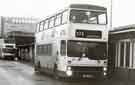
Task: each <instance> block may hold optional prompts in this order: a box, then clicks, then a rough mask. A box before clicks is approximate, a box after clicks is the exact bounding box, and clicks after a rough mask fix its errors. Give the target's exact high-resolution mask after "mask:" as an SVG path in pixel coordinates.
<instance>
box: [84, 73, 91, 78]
mask: <svg viewBox="0 0 135 85" xmlns="http://www.w3.org/2000/svg"><path fill="white" fill-rule="evenodd" d="M82 77H83V78H92V77H93V75H90V74H83V75H82Z"/></svg>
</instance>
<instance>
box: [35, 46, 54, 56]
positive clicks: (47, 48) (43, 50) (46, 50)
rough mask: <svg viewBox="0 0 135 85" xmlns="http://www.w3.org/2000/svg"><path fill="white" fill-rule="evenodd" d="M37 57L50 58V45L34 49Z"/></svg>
mask: <svg viewBox="0 0 135 85" xmlns="http://www.w3.org/2000/svg"><path fill="white" fill-rule="evenodd" d="M36 52H37V55H39V56H44V55H47V56H51V55H52V44H45V45H38V46H37V49H36Z"/></svg>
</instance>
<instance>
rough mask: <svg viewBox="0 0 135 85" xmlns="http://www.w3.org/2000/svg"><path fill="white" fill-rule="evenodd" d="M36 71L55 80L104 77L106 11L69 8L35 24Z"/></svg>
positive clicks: (99, 8)
mask: <svg viewBox="0 0 135 85" xmlns="http://www.w3.org/2000/svg"><path fill="white" fill-rule="evenodd" d="M35 38H36V42H35V71H43V72H49V73H52V74H53V75H55V76H58V77H83V78H95V77H100V76H101V77H103V78H104V77H106V76H107V71H108V69H107V63H108V29H107V8H105V7H101V6H95V5H88V4H71V5H70V6H69V7H67V8H65V9H64V10H61V11H59V12H57V13H56V14H53V15H52V16H48V17H46V18H45V19H44V20H42V21H40V22H39V23H38V24H37V29H36V33H35Z"/></svg>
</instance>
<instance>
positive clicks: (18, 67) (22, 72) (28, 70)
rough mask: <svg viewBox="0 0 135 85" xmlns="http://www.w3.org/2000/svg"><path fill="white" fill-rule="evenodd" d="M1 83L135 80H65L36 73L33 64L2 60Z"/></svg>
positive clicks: (128, 84) (74, 84)
mask: <svg viewBox="0 0 135 85" xmlns="http://www.w3.org/2000/svg"><path fill="white" fill-rule="evenodd" d="M0 85H135V81H120V80H116V79H112V78H111V79H107V80H94V79H86V80H84V79H82V80H72V81H64V80H57V79H54V78H53V77H52V76H49V75H45V74H42V73H38V74H37V73H35V72H34V68H33V66H32V65H29V64H28V63H24V62H23V63H22V62H19V61H8V60H0Z"/></svg>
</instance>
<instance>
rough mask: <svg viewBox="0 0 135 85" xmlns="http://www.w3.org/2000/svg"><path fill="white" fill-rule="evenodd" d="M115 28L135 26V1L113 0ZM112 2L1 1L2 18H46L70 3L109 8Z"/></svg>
mask: <svg viewBox="0 0 135 85" xmlns="http://www.w3.org/2000/svg"><path fill="white" fill-rule="evenodd" d="M112 1H113V11H112V12H113V13H112V18H113V19H112V20H113V21H112V25H113V27H118V26H123V25H129V24H135V12H134V11H133V10H134V9H133V8H135V5H134V3H135V1H134V0H112ZM110 2H111V0H0V16H9V17H35V18H44V17H46V16H48V15H50V14H52V13H55V12H57V10H60V9H63V8H64V7H67V6H68V4H70V3H87V4H95V5H101V6H105V7H107V8H108V14H109V15H108V17H110Z"/></svg>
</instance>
